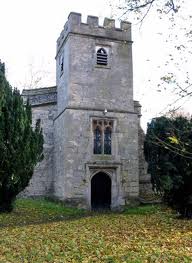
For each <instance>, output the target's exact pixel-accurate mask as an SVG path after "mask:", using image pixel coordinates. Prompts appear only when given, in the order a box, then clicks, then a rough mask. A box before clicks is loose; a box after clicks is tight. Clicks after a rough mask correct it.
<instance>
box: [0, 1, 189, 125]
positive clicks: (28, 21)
mask: <svg viewBox="0 0 192 263" xmlns="http://www.w3.org/2000/svg"><path fill="white" fill-rule="evenodd" d="M114 1H115V0H114ZM189 1H190V0H186V1H185V2H186V3H187V2H188V3H189V6H188V7H187V8H188V13H189V14H192V8H191V10H190V2H189ZM191 7H192V5H191ZM71 11H74V12H79V13H82V16H83V20H84V22H85V21H86V16H87V15H95V16H99V17H100V20H101V22H102V19H103V18H104V17H110V16H111V15H113V10H111V9H110V8H109V6H107V1H105V0H97V1H93V0H87V1H86V0H81V1H77V0H70V1H66V0H55V1H53V0H6V1H5V0H0V59H1V60H2V61H3V62H5V63H6V70H7V78H8V80H9V82H10V83H11V85H12V86H17V87H18V88H20V89H21V90H22V89H23V88H26V87H29V86H30V83H31V82H33V83H32V84H34V81H35V80H38V78H40V81H39V82H38V86H51V85H55V59H54V57H55V52H56V40H57V38H58V36H59V34H60V32H61V30H62V28H63V26H64V23H65V21H66V20H67V17H68V14H69V13H70V12H71ZM186 19H187V15H185V16H184V17H181V16H179V18H178V19H177V21H176V23H177V25H176V26H175V27H174V30H172V31H173V34H175V32H177V31H178V35H179V36H180V38H178V40H177V41H176V40H175V39H173V40H172V41H171V39H172V38H171V37H172V36H169V33H170V30H168V29H167V27H168V24H169V20H168V17H167V18H165V16H164V19H163V20H160V19H159V18H158V17H157V15H155V16H154V15H151V16H149V17H147V19H146V21H145V22H144V24H143V26H142V27H141V29H140V30H139V27H138V26H136V25H135V22H133V40H134V45H133V55H134V56H133V59H134V92H135V95H134V97H135V99H137V100H140V102H141V104H142V106H143V117H142V126H143V127H144V128H145V126H146V122H147V121H149V120H150V119H151V118H152V117H155V116H156V115H157V114H158V113H159V112H160V111H161V110H162V109H164V108H165V106H166V105H167V104H168V103H170V102H172V101H174V94H173V92H172V90H169V91H162V88H160V89H159V88H158V86H157V85H158V83H159V79H160V76H162V75H164V74H167V73H168V72H169V71H172V70H173V68H174V71H175V72H176V74H177V77H178V78H180V79H181V80H182V78H183V72H182V71H180V68H182V70H183V71H189V69H188V67H189V66H190V68H192V67H191V66H192V65H191V64H189V63H182V66H181V64H180V65H179V67H180V68H179V69H178V68H177V66H176V65H175V64H174V63H173V64H170V63H168V65H166V66H165V61H166V58H167V57H168V56H169V55H170V53H171V54H172V55H173V57H174V60H173V62H174V61H175V59H176V56H178V58H177V60H179V61H180V60H181V59H183V58H182V56H183V54H182V55H181V56H180V57H179V55H178V54H176V53H174V52H175V51H173V49H174V46H175V45H176V44H177V43H180V44H181V39H183V33H182V31H179V30H180V29H179V28H181V27H182V26H183V27H184V26H185V24H186V22H187V21H186ZM101 22H100V23H101ZM117 25H118V23H117ZM184 32H185V31H184ZM162 33H163V34H162ZM167 40H168V41H167ZM179 41H180V42H179ZM176 42H177V43H176ZM182 44H183V42H182ZM190 44H191V43H190ZM186 56H187V55H186ZM32 77H34V79H33V80H32ZM157 90H161V92H159V91H157ZM190 109H191V107H190V104H189V103H188V106H187V105H186V111H189V110H190Z"/></svg>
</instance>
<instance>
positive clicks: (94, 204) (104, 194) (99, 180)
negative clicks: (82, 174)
mask: <svg viewBox="0 0 192 263" xmlns="http://www.w3.org/2000/svg"><path fill="white" fill-rule="evenodd" d="M110 206H111V179H110V177H109V176H108V175H107V174H105V173H102V172H99V173H97V174H96V175H94V176H93V178H92V180H91V208H92V209H110Z"/></svg>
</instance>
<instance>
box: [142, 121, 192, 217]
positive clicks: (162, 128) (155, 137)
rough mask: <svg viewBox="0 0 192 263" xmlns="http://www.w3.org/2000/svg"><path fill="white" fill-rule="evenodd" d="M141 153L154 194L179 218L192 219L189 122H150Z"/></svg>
mask: <svg viewBox="0 0 192 263" xmlns="http://www.w3.org/2000/svg"><path fill="white" fill-rule="evenodd" d="M144 151H145V158H146V161H147V162H148V172H149V173H150V174H151V178H152V185H153V188H154V190H155V191H156V192H158V193H160V194H161V195H162V198H163V200H164V201H165V202H166V203H168V205H170V206H171V207H172V208H174V209H176V210H177V211H178V212H179V213H180V214H181V215H182V216H184V217H192V119H187V118H186V117H183V116H179V117H175V118H167V117H159V118H155V119H153V120H152V121H151V123H150V124H148V128H147V134H146V138H145V145H144Z"/></svg>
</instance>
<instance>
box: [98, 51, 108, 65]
mask: <svg viewBox="0 0 192 263" xmlns="http://www.w3.org/2000/svg"><path fill="white" fill-rule="evenodd" d="M107 60H108V56H107V51H106V50H105V49H104V48H99V49H98V50H97V65H103V66H107V64H108V63H107V62H108V61H107Z"/></svg>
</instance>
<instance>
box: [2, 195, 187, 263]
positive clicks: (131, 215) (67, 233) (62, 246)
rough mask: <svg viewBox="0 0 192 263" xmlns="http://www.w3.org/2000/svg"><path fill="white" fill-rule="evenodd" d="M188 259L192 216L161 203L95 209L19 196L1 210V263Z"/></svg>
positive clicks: (175, 260)
mask: <svg viewBox="0 0 192 263" xmlns="http://www.w3.org/2000/svg"><path fill="white" fill-rule="evenodd" d="M9 262H13V263H17V262H18V263H22V262H27V263H28V262H29V263H31V262H34V263H46V262H52V263H53V262H55V263H56V262H60V263H63V262H84V263H85V262H97V263H99V262H106V263H114V262H131V263H132V262H133V263H134V262H135V263H136V262H137V263H139V262H142V263H143V262H192V221H190V220H179V219H177V217H176V215H174V214H173V213H171V211H170V210H167V209H165V208H161V207H160V206H144V207H138V208H132V209H128V210H126V211H125V212H123V213H112V212H108V213H96V212H92V213H91V212H85V211H83V210H78V209H71V208H66V207H63V206H62V205H60V204H55V203H51V202H48V201H45V200H36V201H35V200H18V201H17V203H16V208H15V210H14V211H13V212H12V213H11V214H0V263H9Z"/></svg>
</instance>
